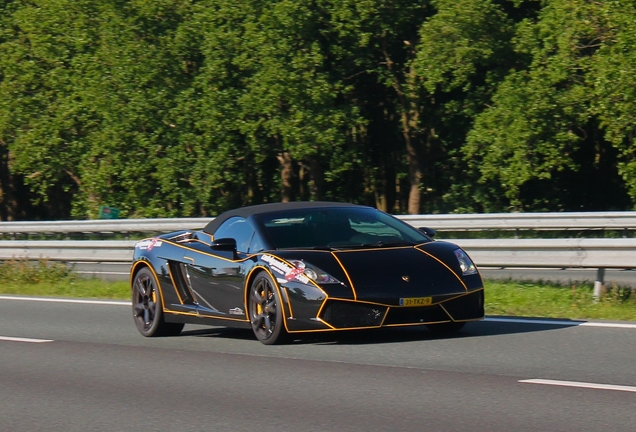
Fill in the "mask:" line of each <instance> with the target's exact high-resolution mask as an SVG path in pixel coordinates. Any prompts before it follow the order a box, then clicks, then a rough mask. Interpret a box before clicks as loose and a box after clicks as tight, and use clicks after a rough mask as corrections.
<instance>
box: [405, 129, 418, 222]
mask: <svg viewBox="0 0 636 432" xmlns="http://www.w3.org/2000/svg"><path fill="white" fill-rule="evenodd" d="M404 138H405V140H406V160H407V162H408V166H409V184H410V189H409V203H408V213H409V214H420V207H421V206H420V204H421V200H422V193H421V190H420V185H421V184H422V177H423V176H422V165H421V162H420V158H419V154H418V151H417V149H416V148H415V146H414V145H413V137H411V136H409V135H407V134H406V133H405V134H404Z"/></svg>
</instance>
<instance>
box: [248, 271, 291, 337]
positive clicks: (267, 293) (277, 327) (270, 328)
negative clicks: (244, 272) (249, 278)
mask: <svg viewBox="0 0 636 432" xmlns="http://www.w3.org/2000/svg"><path fill="white" fill-rule="evenodd" d="M249 313H250V321H251V322H252V330H253V331H254V335H256V338H257V339H258V340H259V341H261V342H262V343H264V344H265V345H274V344H280V343H283V342H284V341H285V340H286V336H287V332H286V331H285V329H284V324H283V306H282V302H281V299H280V296H279V295H278V290H276V287H275V285H274V281H273V280H272V278H271V277H270V276H269V275H268V274H267V273H261V274H259V275H258V276H256V278H255V279H254V282H252V285H251V286H250V295H249Z"/></svg>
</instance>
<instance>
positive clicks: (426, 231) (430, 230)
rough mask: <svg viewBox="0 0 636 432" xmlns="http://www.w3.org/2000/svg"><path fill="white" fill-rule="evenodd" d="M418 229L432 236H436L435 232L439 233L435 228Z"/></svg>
mask: <svg viewBox="0 0 636 432" xmlns="http://www.w3.org/2000/svg"><path fill="white" fill-rule="evenodd" d="M418 229H419V230H420V231H421V232H423V233H424V234H426V235H427V236H428V237H430V238H433V237H435V234H437V232H436V231H435V230H434V229H433V228H427V227H422V228H418Z"/></svg>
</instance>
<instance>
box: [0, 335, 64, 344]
mask: <svg viewBox="0 0 636 432" xmlns="http://www.w3.org/2000/svg"><path fill="white" fill-rule="evenodd" d="M0 341H9V342H31V343H43V342H53V340H51V339H31V338H18V337H9V336H0Z"/></svg>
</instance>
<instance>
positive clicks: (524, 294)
mask: <svg viewBox="0 0 636 432" xmlns="http://www.w3.org/2000/svg"><path fill="white" fill-rule="evenodd" d="M485 286H486V314H487V315H506V316H525V317H550V318H570V319H606V320H617V321H636V290H632V289H630V288H621V287H616V286H615V287H609V288H608V289H606V290H604V292H603V295H602V296H601V299H600V300H599V301H598V302H595V301H594V298H593V295H592V294H593V286H592V284H589V285H586V284H578V285H568V286H565V285H558V284H554V283H542V282H516V281H503V282H501V281H491V280H487V281H485ZM0 294H13V295H31V296H46V297H72V298H99V299H121V300H128V299H130V287H129V285H128V281H116V282H108V281H103V280H99V279H88V278H82V277H79V276H77V275H76V274H74V273H72V272H71V271H70V270H69V269H68V268H67V267H66V266H65V265H64V264H59V263H49V262H46V261H40V262H37V263H29V262H27V261H9V262H4V263H2V264H0Z"/></svg>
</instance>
